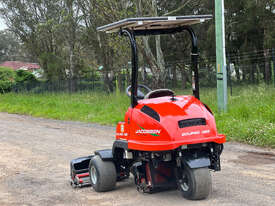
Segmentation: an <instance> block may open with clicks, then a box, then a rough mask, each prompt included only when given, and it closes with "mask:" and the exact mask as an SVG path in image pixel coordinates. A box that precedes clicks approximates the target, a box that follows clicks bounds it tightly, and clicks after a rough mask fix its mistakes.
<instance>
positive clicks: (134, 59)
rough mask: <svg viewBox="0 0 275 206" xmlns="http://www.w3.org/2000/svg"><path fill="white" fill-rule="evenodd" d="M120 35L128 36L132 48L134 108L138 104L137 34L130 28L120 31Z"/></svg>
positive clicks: (132, 102)
mask: <svg viewBox="0 0 275 206" xmlns="http://www.w3.org/2000/svg"><path fill="white" fill-rule="evenodd" d="M120 35H124V36H128V37H129V39H130V43H131V48H132V80H131V105H132V107H133V108H134V107H135V106H137V104H138V102H137V78H138V55H137V43H136V38H135V35H134V33H133V32H132V31H129V30H128V29H123V30H121V31H120Z"/></svg>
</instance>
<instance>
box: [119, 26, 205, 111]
mask: <svg viewBox="0 0 275 206" xmlns="http://www.w3.org/2000/svg"><path fill="white" fill-rule="evenodd" d="M182 31H187V32H188V33H189V34H190V36H191V41H192V51H191V62H192V89H193V95H194V96H195V97H196V98H197V99H200V90H199V70H198V41H197V36H196V34H195V32H194V31H193V29H192V28H191V27H190V26H182V27H177V28H170V29H154V30H128V29H122V30H120V35H124V36H128V37H129V39H130V43H131V48H132V80H131V106H132V108H134V107H135V106H136V105H137V104H138V102H137V86H138V85H137V78H138V55H137V44H136V39H135V36H146V35H161V34H174V33H179V32H182Z"/></svg>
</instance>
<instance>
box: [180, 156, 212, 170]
mask: <svg viewBox="0 0 275 206" xmlns="http://www.w3.org/2000/svg"><path fill="white" fill-rule="evenodd" d="M181 161H182V162H183V163H184V164H186V165H188V167H190V168H191V169H195V168H202V167H209V166H210V165H211V162H210V158H209V157H208V154H207V153H204V152H201V153H197V154H196V155H195V156H194V155H193V154H186V155H183V157H182V159H181Z"/></svg>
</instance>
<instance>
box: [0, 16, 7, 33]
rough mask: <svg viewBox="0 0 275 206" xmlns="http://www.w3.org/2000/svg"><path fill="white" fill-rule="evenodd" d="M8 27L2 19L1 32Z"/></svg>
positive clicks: (0, 21) (0, 19)
mask: <svg viewBox="0 0 275 206" xmlns="http://www.w3.org/2000/svg"><path fill="white" fill-rule="evenodd" d="M6 28H7V26H6V24H5V22H4V20H3V19H2V18H0V30H3V29H6Z"/></svg>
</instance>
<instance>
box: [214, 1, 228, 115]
mask: <svg viewBox="0 0 275 206" xmlns="http://www.w3.org/2000/svg"><path fill="white" fill-rule="evenodd" d="M215 25H216V65H217V97H218V110H219V112H227V72H226V57H225V29H224V0H215Z"/></svg>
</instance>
